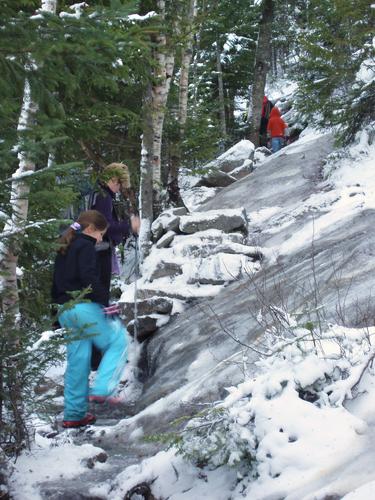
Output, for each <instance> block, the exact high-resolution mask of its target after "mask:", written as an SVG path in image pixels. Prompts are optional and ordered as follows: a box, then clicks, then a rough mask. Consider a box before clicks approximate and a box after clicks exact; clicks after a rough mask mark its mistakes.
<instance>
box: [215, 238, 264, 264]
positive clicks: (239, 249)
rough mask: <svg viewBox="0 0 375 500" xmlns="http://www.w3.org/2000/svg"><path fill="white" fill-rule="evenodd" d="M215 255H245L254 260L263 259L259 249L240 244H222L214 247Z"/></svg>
mask: <svg viewBox="0 0 375 500" xmlns="http://www.w3.org/2000/svg"><path fill="white" fill-rule="evenodd" d="M216 253H227V254H241V255H247V256H248V257H251V258H252V259H254V260H263V258H264V254H263V253H262V251H261V249H260V248H259V247H254V246H248V245H241V244H240V243H230V242H225V243H222V244H221V245H218V246H217V247H216Z"/></svg>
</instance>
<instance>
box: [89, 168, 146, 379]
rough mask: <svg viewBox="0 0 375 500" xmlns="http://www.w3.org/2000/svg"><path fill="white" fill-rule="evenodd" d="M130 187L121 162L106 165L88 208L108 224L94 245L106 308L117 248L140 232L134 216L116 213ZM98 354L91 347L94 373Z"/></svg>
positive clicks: (114, 270)
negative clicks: (119, 197)
mask: <svg viewBox="0 0 375 500" xmlns="http://www.w3.org/2000/svg"><path fill="white" fill-rule="evenodd" d="M129 188H130V176H129V170H128V167H127V166H126V165H124V164H123V163H111V164H110V165H107V166H106V167H105V168H104V170H103V172H102V173H101V175H100V180H99V189H98V190H96V191H94V193H93V195H92V199H91V202H90V208H92V209H95V210H97V211H98V212H100V213H101V214H102V215H104V217H105V218H106V219H107V221H108V230H107V233H106V234H105V236H104V238H103V241H102V242H101V243H100V244H98V245H96V250H97V260H98V269H99V279H100V281H101V283H102V285H103V287H104V289H105V302H106V304H105V305H108V304H109V298H110V288H111V277H112V274H115V275H116V274H117V275H119V274H120V268H119V263H118V260H117V255H116V246H117V245H119V244H120V243H122V242H123V241H124V240H126V239H127V238H128V237H129V235H130V232H133V233H134V234H138V233H139V228H140V219H139V217H138V216H136V215H132V216H131V217H130V222H129V221H128V220H126V219H121V217H120V215H119V214H118V212H117V210H116V205H115V200H116V195H117V194H118V193H119V192H120V191H121V190H122V189H129ZM100 359H101V353H100V352H98V350H97V349H96V347H95V345H94V346H93V353H92V362H91V367H92V369H93V370H96V368H97V366H98V365H99V363H100Z"/></svg>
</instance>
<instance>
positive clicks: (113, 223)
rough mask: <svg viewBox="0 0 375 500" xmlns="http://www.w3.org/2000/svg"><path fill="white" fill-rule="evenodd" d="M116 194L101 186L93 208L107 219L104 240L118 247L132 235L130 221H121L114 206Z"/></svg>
mask: <svg viewBox="0 0 375 500" xmlns="http://www.w3.org/2000/svg"><path fill="white" fill-rule="evenodd" d="M114 198H115V194H114V193H113V192H112V191H111V190H110V189H109V187H108V186H103V185H101V186H100V191H99V192H98V193H97V194H96V196H95V199H94V203H93V205H92V207H91V208H93V209H94V210H97V211H98V212H100V213H101V214H103V215H104V217H105V218H106V219H107V222H108V229H107V232H106V234H105V236H104V239H109V240H110V241H111V242H112V243H113V244H114V245H118V244H119V243H121V242H122V241H123V239H125V238H127V237H128V236H129V234H130V226H129V223H128V221H119V219H118V217H117V214H116V211H115V209H114V206H113V200H114Z"/></svg>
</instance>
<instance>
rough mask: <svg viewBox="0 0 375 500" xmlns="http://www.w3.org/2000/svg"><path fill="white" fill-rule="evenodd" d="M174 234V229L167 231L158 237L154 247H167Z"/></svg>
mask: <svg viewBox="0 0 375 500" xmlns="http://www.w3.org/2000/svg"><path fill="white" fill-rule="evenodd" d="M175 236H176V233H175V231H168V232H167V233H165V234H164V235H163V236H162V237H161V238H160V240H158V241H157V243H156V245H155V246H156V248H159V249H160V248H167V247H169V246H170V244H171V243H172V241H173V239H174V237H175Z"/></svg>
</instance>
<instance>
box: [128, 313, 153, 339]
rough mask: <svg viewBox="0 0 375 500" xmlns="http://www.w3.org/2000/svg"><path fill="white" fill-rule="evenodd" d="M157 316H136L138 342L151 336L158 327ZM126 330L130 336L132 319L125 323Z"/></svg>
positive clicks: (132, 332)
mask: <svg viewBox="0 0 375 500" xmlns="http://www.w3.org/2000/svg"><path fill="white" fill-rule="evenodd" d="M157 322H158V318H157V317H153V316H138V332H137V340H138V342H143V341H144V340H146V339H148V338H149V337H151V336H152V335H153V334H154V333H155V332H156V330H157V329H158V323H157ZM127 330H128V332H129V333H130V335H131V336H134V320H132V321H130V322H129V323H128V324H127Z"/></svg>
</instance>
